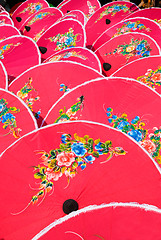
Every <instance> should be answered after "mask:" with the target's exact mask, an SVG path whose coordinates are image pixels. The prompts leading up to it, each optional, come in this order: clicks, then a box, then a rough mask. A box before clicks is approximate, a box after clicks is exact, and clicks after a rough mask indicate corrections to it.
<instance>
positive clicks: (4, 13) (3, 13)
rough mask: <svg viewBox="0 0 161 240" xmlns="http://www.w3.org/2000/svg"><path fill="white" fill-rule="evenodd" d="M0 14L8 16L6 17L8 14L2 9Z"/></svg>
mask: <svg viewBox="0 0 161 240" xmlns="http://www.w3.org/2000/svg"><path fill="white" fill-rule="evenodd" d="M0 15H6V16H8V17H9V16H10V15H9V13H8V12H7V11H2V12H0Z"/></svg>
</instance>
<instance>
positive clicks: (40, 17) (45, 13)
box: [20, 7, 63, 42]
mask: <svg viewBox="0 0 161 240" xmlns="http://www.w3.org/2000/svg"><path fill="white" fill-rule="evenodd" d="M62 15H63V14H62V12H61V11H60V10H59V9H57V8H50V7H48V8H43V9H42V10H40V11H38V12H36V13H34V14H32V15H31V16H30V17H29V18H28V19H27V20H26V21H25V22H24V24H23V25H22V26H21V28H20V31H21V32H22V34H24V35H25V36H28V37H31V38H32V39H34V40H35V41H36V42H37V41H38V39H39V37H40V36H41V35H40V32H41V34H42V33H44V32H45V31H46V30H47V29H48V28H49V27H50V26H51V25H52V24H54V23H55V22H56V21H57V20H58V19H59V18H60V17H62Z"/></svg>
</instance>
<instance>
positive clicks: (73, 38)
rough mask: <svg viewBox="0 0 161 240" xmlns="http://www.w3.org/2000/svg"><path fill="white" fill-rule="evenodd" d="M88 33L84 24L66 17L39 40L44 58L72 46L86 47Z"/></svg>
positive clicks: (38, 43)
mask: <svg viewBox="0 0 161 240" xmlns="http://www.w3.org/2000/svg"><path fill="white" fill-rule="evenodd" d="M85 42H86V34H85V30H84V27H83V25H82V24H81V23H80V22H78V21H77V20H74V19H72V20H71V19H66V20H63V21H60V22H58V23H56V24H54V25H52V26H51V27H50V28H49V29H48V30H47V31H46V32H45V33H44V34H42V35H41V37H40V38H39V40H38V41H37V45H38V46H39V49H40V51H41V56H42V59H43V60H44V59H46V58H48V57H50V55H52V54H54V53H56V52H59V51H60V50H63V49H66V48H70V47H84V46H85Z"/></svg>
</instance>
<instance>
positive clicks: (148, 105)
mask: <svg viewBox="0 0 161 240" xmlns="http://www.w3.org/2000/svg"><path fill="white" fill-rule="evenodd" d="M82 101H83V106H82ZM156 106H157V107H156ZM160 115H161V98H160V96H159V95H158V94H156V92H154V91H152V90H151V89H150V88H149V87H147V86H146V85H144V84H141V83H139V82H138V81H136V80H133V79H126V78H109V79H99V80H98V79H97V80H92V81H88V82H86V83H84V84H82V85H80V86H77V87H76V88H75V89H73V90H71V91H70V92H69V93H67V94H66V95H64V96H62V97H61V98H60V99H59V101H57V102H56V103H55V104H54V105H53V106H52V108H51V109H50V110H49V112H48V114H47V116H46V117H45V119H44V121H45V124H52V123H59V122H63V121H73V120H90V121H94V122H100V123H103V124H107V125H110V126H112V127H114V128H117V129H119V130H120V131H123V132H124V133H126V134H127V135H129V136H130V137H132V138H133V139H135V141H137V142H138V143H139V144H140V145H141V146H143V147H144V148H145V149H146V150H147V151H148V152H149V153H150V154H151V155H152V157H153V158H154V159H155V160H156V162H158V163H159V164H161V138H160V135H161V129H160Z"/></svg>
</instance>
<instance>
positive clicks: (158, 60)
mask: <svg viewBox="0 0 161 240" xmlns="http://www.w3.org/2000/svg"><path fill="white" fill-rule="evenodd" d="M136 69H137V71H136ZM112 76H113V77H131V78H133V79H136V80H137V81H139V82H142V83H144V84H146V85H147V86H149V87H151V88H152V89H154V90H155V91H156V92H158V93H159V94H161V56H151V57H147V58H143V59H138V60H135V61H133V62H131V63H129V64H127V65H125V66H124V67H122V68H120V69H118V70H117V71H116V72H115V73H113V74H112Z"/></svg>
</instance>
